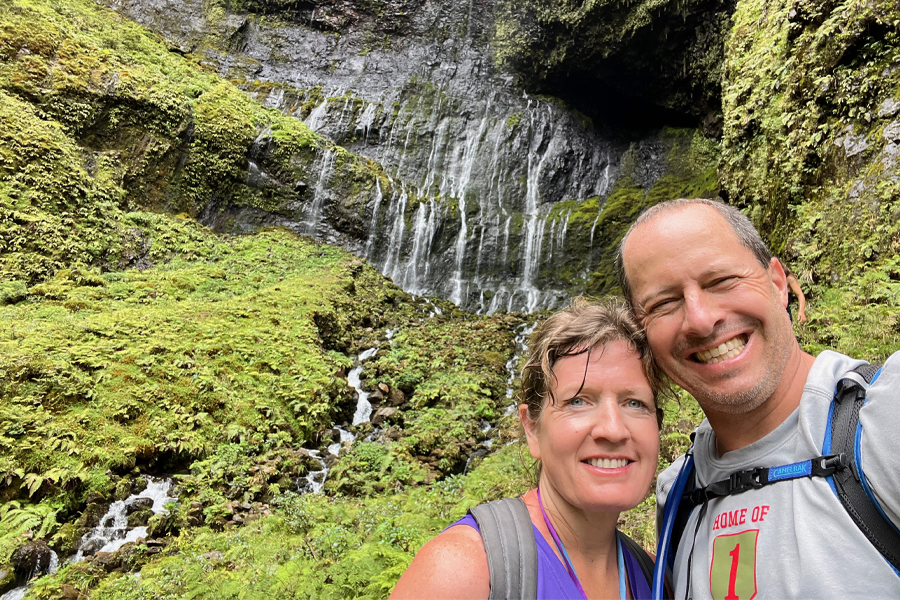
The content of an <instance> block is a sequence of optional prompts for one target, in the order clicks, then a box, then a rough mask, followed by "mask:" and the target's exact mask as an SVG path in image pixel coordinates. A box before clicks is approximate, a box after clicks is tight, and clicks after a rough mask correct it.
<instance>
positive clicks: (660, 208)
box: [616, 198, 772, 308]
mask: <svg viewBox="0 0 900 600" xmlns="http://www.w3.org/2000/svg"><path fill="white" fill-rule="evenodd" d="M692 204H701V205H705V206H710V207H712V208H714V209H716V210H717V211H719V214H720V215H722V218H724V219H725V220H726V221H727V222H728V224H729V225H730V226H731V229H732V231H734V234H735V235H736V236H737V239H738V241H739V242H740V243H741V245H742V246H743V247H744V248H746V249H747V250H749V251H750V252H752V253H753V256H755V257H756V260H758V261H759V264H761V265H762V266H763V268H764V269H768V268H769V262H770V261H771V260H772V253H771V252H769V248H768V247H767V246H766V243H765V242H764V241H763V239H762V238H761V237H760V235H759V232H758V231H756V227H754V226H753V223H751V222H750V219H748V218H747V215H745V214H744V213H742V212H741V211H739V210H738V209H736V208H735V207H733V206H729V205H728V204H725V203H724V202H722V201H720V200H708V199H706V198H679V199H678V200H667V201H666V202H660V203H659V204H657V205H655V206H651V207H650V208H648V209H647V210H645V211H644V212H642V213H641V214H640V216H639V217H638V218H637V220H636V221H635V222H634V223H633V224H632V225H631V227H629V228H628V231H627V232H626V233H625V236H624V237H623V238H622V241H621V242H619V248H618V250H617V251H616V277H617V278H618V279H619V287H621V288H622V294H623V295H624V296H625V300H626V301H627V302H628V304H629V305H632V302H631V286H630V285H629V283H628V277H627V276H626V275H625V262H624V261H623V260H622V249H623V248H624V247H625V242H626V241H627V240H628V236H630V235H631V232H632V231H634V229H635V228H636V227H637V226H638V225H640V224H641V223H645V222H646V221H649V220H650V219H652V218H653V217H655V216H656V215H659V214H661V213H664V212H668V211H670V210H675V209H678V208H683V207H686V206H690V205H692ZM632 308H633V306H632Z"/></svg>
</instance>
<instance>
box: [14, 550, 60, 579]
mask: <svg viewBox="0 0 900 600" xmlns="http://www.w3.org/2000/svg"><path fill="white" fill-rule="evenodd" d="M51 552H52V550H50V546H48V545H47V542H45V541H44V540H33V541H31V542H28V543H27V544H25V545H23V546H19V548H18V549H17V550H16V551H15V552H14V553H13V555H12V559H11V560H10V562H11V563H12V566H13V570H14V572H15V576H16V580H17V581H18V582H19V583H25V582H27V581H28V580H29V579H31V578H32V577H34V576H35V575H38V574H41V573H46V572H47V570H48V569H49V568H50V553H51Z"/></svg>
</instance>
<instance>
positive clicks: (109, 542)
mask: <svg viewBox="0 0 900 600" xmlns="http://www.w3.org/2000/svg"><path fill="white" fill-rule="evenodd" d="M146 478H147V488H146V489H145V490H144V491H142V492H140V493H139V494H134V495H132V496H129V497H128V498H126V499H125V500H117V501H116V502H113V503H112V504H111V505H110V507H109V510H108V511H107V512H106V514H105V515H103V517H102V518H101V519H100V524H99V525H98V526H97V527H95V528H94V529H92V530H91V531H90V532H89V533H88V534H87V535H85V536H84V538H82V540H81V545H80V546H79V547H78V552H76V553H75V556H74V557H73V558H72V562H78V561H81V560H84V557H85V551H86V550H87V549H88V548H90V547H96V546H98V545H100V544H101V543H102V546H100V548H98V549H97V550H96V552H115V551H116V550H118V549H119V548H121V547H122V546H123V545H125V544H126V543H128V542H135V541H137V540H138V538H142V537H146V536H147V528H146V527H128V517H127V507H128V506H130V505H131V504H133V503H134V502H135V500H137V499H138V498H150V499H152V500H153V505H152V506H151V507H150V510H152V511H153V513H154V514H157V515H159V514H167V512H168V511H167V510H166V504H168V503H169V502H175V500H176V498H171V497H169V495H168V493H169V489H170V488H171V487H172V480H171V479H168V478H163V477H151V476H149V475H148V476H146Z"/></svg>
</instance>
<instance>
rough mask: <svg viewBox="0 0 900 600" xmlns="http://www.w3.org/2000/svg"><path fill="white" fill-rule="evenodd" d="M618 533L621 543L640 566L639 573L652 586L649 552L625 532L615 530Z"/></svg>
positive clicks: (651, 564)
mask: <svg viewBox="0 0 900 600" xmlns="http://www.w3.org/2000/svg"><path fill="white" fill-rule="evenodd" d="M617 533H618V534H619V539H620V540H622V545H623V546H624V547H625V548H626V549H627V550H628V552H629V553H630V554H631V555H632V556H633V557H634V558H635V560H636V561H637V563H638V565H640V567H641V573H643V574H644V579H646V580H647V585H649V586H651V587H652V586H653V565H654V562H653V558H652V557H651V556H650V554H648V553H647V551H646V550H644V548H643V547H641V545H640V544H638V543H637V542H636V541H634V540H633V539H631V538H630V537H628V536H627V535H626V534H624V533H622V532H621V531H617Z"/></svg>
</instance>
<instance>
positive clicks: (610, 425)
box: [591, 400, 631, 443]
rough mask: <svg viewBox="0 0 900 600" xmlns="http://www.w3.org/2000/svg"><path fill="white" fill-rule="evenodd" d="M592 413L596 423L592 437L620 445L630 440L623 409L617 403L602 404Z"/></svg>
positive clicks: (609, 401)
mask: <svg viewBox="0 0 900 600" xmlns="http://www.w3.org/2000/svg"><path fill="white" fill-rule="evenodd" d="M592 413H593V417H594V423H593V425H592V428H591V437H593V438H594V439H596V440H601V439H602V440H606V441H609V442H613V443H618V442H622V441H624V440H626V439H628V437H629V436H630V435H631V433H630V432H629V431H628V427H627V425H626V423H625V416H624V414H623V413H622V408H621V407H620V406H619V403H618V402H617V401H615V400H607V401H604V402H601V403H600V404H599V405H598V406H597V408H596V409H595V410H594V411H592Z"/></svg>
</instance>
